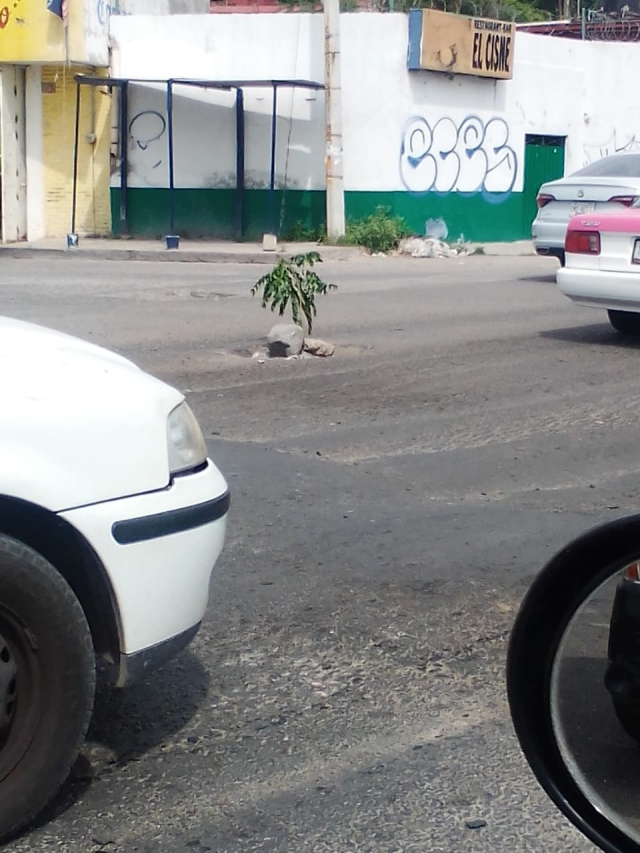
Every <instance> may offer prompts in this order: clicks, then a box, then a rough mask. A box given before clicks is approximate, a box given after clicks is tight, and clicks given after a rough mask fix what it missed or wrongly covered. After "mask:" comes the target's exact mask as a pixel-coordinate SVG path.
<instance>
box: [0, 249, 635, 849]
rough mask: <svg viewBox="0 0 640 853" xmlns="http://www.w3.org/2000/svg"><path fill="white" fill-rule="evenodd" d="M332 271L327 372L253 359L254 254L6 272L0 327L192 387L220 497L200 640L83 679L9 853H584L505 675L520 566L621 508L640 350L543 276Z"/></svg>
mask: <svg viewBox="0 0 640 853" xmlns="http://www.w3.org/2000/svg"><path fill="white" fill-rule="evenodd" d="M325 266H326V267H327V268H328V269H327V270H326V273H327V275H328V276H330V280H331V281H333V282H335V283H336V284H338V285H339V290H338V291H337V293H336V294H335V296H332V298H331V299H330V300H326V301H324V302H322V301H321V302H320V303H319V304H318V317H317V319H316V325H317V333H318V334H319V335H320V337H322V338H325V339H328V340H331V341H333V342H335V344H336V352H335V355H334V356H333V358H329V359H320V358H308V359H290V360H283V359H266V360H264V363H260V361H259V360H258V359H252V358H251V354H252V353H253V352H255V351H256V349H257V348H258V347H259V346H260V345H264V344H265V343H266V341H265V334H264V332H265V312H264V310H262V309H261V307H260V304H259V303H258V302H256V301H255V300H252V299H251V297H250V295H249V292H248V291H249V287H250V286H251V284H252V283H253V281H254V279H255V275H254V273H253V270H252V268H251V267H246V266H245V267H243V266H239V265H238V266H236V265H217V266H216V267H215V269H214V268H212V266H211V265H206V264H205V265H202V266H199V265H197V264H193V265H191V264H185V265H180V269H179V272H176V271H175V270H177V267H176V266H175V265H173V264H152V263H142V262H141V263H138V264H129V265H127V264H126V263H121V264H119V263H118V262H115V261H110V262H105V263H99V262H93V263H91V262H86V261H83V260H81V259H78V260H76V261H75V262H74V263H69V264H48V263H46V262H38V261H27V260H20V261H12V260H10V259H8V258H3V261H2V277H1V279H0V313H3V314H8V315H10V316H15V317H20V318H23V319H26V320H31V321H35V322H40V323H44V324H47V325H51V326H53V327H55V328H59V329H61V330H62V331H66V332H70V333H72V334H78V335H80V336H82V337H84V338H87V339H89V340H91V341H93V342H95V343H98V344H104V345H107V346H110V347H112V348H115V349H116V350H118V351H119V352H121V353H123V354H125V355H127V356H129V357H131V358H133V359H134V360H135V361H136V362H138V363H139V364H140V365H141V366H143V367H145V368H146V369H148V370H150V371H151V372H153V373H155V374H156V375H158V376H160V377H161V378H163V379H165V380H167V381H169V382H171V383H172V384H175V385H177V386H178V387H180V388H182V389H184V390H185V391H186V392H187V396H188V399H189V402H190V404H191V405H192V407H193V409H194V411H195V412H196V414H197V416H198V417H199V419H200V422H201V424H202V426H203V429H204V431H205V434H206V435H207V437H208V439H209V441H210V450H211V453H212V455H213V456H214V458H215V459H216V461H217V462H218V464H219V465H220V466H221V468H222V470H223V471H224V472H225V474H226V476H227V478H228V480H229V482H230V485H231V489H232V494H233V504H232V511H231V514H230V517H229V527H228V543H227V548H226V550H225V552H224V554H223V557H222V559H221V560H220V563H219V565H218V567H217V569H216V575H215V578H214V580H213V583H212V586H211V593H212V597H211V603H210V607H209V611H208V615H207V618H206V620H205V623H204V625H203V628H202V630H201V632H200V634H199V635H198V637H197V639H196V641H195V643H194V644H193V646H192V648H191V649H190V650H189V651H187V652H186V653H185V654H183V655H181V656H180V657H179V658H177V659H176V660H175V661H174V662H172V663H171V664H169V665H167V666H166V667H165V668H164V669H163V670H162V671H160V672H158V673H156V674H155V675H154V676H153V677H150V678H149V679H148V680H147V681H146V682H145V683H143V684H141V685H139V686H137V687H135V688H131V689H130V690H128V691H125V692H122V693H113V694H111V693H109V692H107V691H106V690H102V691H101V693H100V695H99V696H98V701H97V704H96V713H95V719H94V721H93V724H92V728H91V731H90V734H89V738H88V741H87V745H86V748H85V750H84V752H83V760H84V762H85V763H86V764H87V766H88V767H90V768H91V770H90V772H82V773H79V774H77V775H76V776H75V777H74V778H73V779H72V780H71V781H70V782H69V783H68V784H67V785H66V786H65V788H64V791H63V792H62V795H61V797H60V798H59V799H58V801H57V803H56V804H55V807H54V808H53V809H52V810H51V811H50V813H49V814H48V821H47V822H42V823H40V824H39V825H38V826H37V827H35V828H33V829H32V830H31V831H30V832H29V833H26V834H25V835H23V836H22V837H21V838H19V839H17V840H15V841H13V842H12V843H11V844H9V845H8V846H7V847H6V850H7V851H8V853H36V851H38V853H39V851H43V850H56V851H60V853H71V851H73V853H90V851H95V850H96V849H99V844H103V846H104V849H105V850H109V851H112V853H133V851H136V853H193V851H199V853H202V851H207V850H210V851H216V853H252V851H256V852H257V851H260V853H263V852H264V851H266V852H267V853H298V851H300V852H301V853H302V851H312V853H338V851H339V853H343V851H348V850H359V851H367V853H392V851H402V853H459V851H469V853H496V851H509V853H550V852H551V853H556V851H557V853H560V851H565V850H571V851H573V853H587V851H593V847H592V846H591V845H590V844H589V843H588V842H587V841H586V840H585V839H583V838H582V837H581V836H580V835H579V834H578V832H577V831H575V830H574V829H573V828H572V827H571V826H570V825H569V823H568V822H567V821H566V820H565V819H564V818H562V817H561V816H560V815H559V814H558V813H557V812H556V810H555V808H554V807H553V806H552V805H551V803H550V802H549V801H548V800H547V799H546V797H545V795H544V794H543V793H542V791H541V790H540V789H539V787H538V785H537V783H536V782H535V781H534V779H533V777H532V775H531V773H530V772H529V770H528V769H527V767H526V765H525V762H524V759H523V758H522V756H521V754H520V751H519V749H518V746H517V744H516V740H515V737H514V735H513V732H512V728H511V724H510V720H509V716H508V711H507V706H506V699H505V691H504V658H505V650H506V644H507V639H508V635H509V630H510V627H511V624H512V622H513V618H514V615H515V613H516V610H517V607H518V605H519V602H520V601H521V599H522V596H523V594H524V592H525V590H526V589H527V587H528V584H529V583H530V582H531V579H532V578H533V576H534V574H535V573H536V572H537V571H538V569H539V568H540V567H541V565H542V564H543V563H544V562H545V561H546V560H547V559H548V558H549V557H550V556H551V555H552V554H553V553H554V552H555V551H556V550H557V549H559V548H560V547H562V546H563V545H564V544H565V543H566V542H567V541H568V539H569V538H571V537H573V536H574V535H576V534H577V533H579V532H581V531H583V530H585V529H586V528H588V527H591V526H593V525H595V524H597V523H599V522H601V521H603V520H607V519H610V518H613V517H615V516H617V515H624V514H628V513H630V512H634V511H636V510H637V506H638V502H639V501H638V498H639V488H640V486H639V483H640V479H639V478H638V472H639V470H640V461H639V459H638V453H637V450H636V447H637V434H638V427H637V422H638V411H639V410H640V389H639V386H638V382H637V373H638V370H637V365H638V357H639V353H638V348H637V346H636V345H635V344H633V343H632V342H631V343H630V342H629V341H628V340H623V339H621V338H620V337H619V336H617V335H616V334H615V333H614V332H613V331H612V330H611V329H610V327H609V326H608V324H607V322H606V315H605V314H604V312H598V311H592V310H588V309H579V308H576V307H575V306H573V305H572V304H571V303H569V302H568V301H567V300H566V299H564V298H563V297H562V296H561V295H560V294H559V293H558V291H557V289H556V287H555V284H554V273H555V264H554V262H553V261H549V260H545V259H539V258H535V257H513V258H494V257H487V256H484V257H483V256H473V257H468V258H465V259H462V260H460V259H446V260H442V261H439V260H416V259H407V260H404V259H385V258H364V259H361V260H354V261H347V262H327V263H326V264H325ZM96 452H99V448H97V449H96ZM592 487H593V488H592ZM607 507H614V509H607ZM176 571H180V566H176ZM478 822H481V823H482V824H483V825H482V826H480V825H479V823H478ZM469 824H472V825H474V826H478V829H477V830H475V831H472V830H470V829H469ZM485 824H486V825H485Z"/></svg>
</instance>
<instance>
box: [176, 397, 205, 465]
mask: <svg viewBox="0 0 640 853" xmlns="http://www.w3.org/2000/svg"><path fill="white" fill-rule="evenodd" d="M167 449H168V452H169V471H170V472H171V474H180V473H181V472H183V471H189V470H191V469H192V468H197V467H198V466H199V465H202V463H203V462H205V461H206V459H207V445H206V444H205V441H204V436H203V435H202V430H201V429H200V425H199V424H198V421H197V420H196V418H195V415H194V414H193V412H192V411H191V409H190V408H189V406H188V404H187V402H186V401H183V402H182V403H180V405H179V406H178V407H177V408H175V409H174V410H173V411H172V412H171V414H170V415H169V418H168V420H167Z"/></svg>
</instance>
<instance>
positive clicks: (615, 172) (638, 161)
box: [572, 154, 640, 178]
mask: <svg viewBox="0 0 640 853" xmlns="http://www.w3.org/2000/svg"><path fill="white" fill-rule="evenodd" d="M572 177H576V178H578V177H585V178H588V177H591V178H640V154H612V155H611V157H603V158H602V160H597V161H596V162H595V163H589V165H588V166H585V167H584V169H580V170H579V171H578V172H574V173H573V175H572Z"/></svg>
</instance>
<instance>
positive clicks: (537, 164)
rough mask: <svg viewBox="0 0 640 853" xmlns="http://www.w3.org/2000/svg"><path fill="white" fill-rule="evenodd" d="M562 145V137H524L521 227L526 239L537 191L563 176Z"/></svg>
mask: <svg viewBox="0 0 640 853" xmlns="http://www.w3.org/2000/svg"><path fill="white" fill-rule="evenodd" d="M564 144H565V137H564V136H529V135H527V136H526V137H525V148H524V186H523V188H522V208H523V217H524V218H523V223H522V226H523V230H524V233H525V234H526V235H527V237H529V236H530V235H531V223H532V222H533V220H534V219H535V218H536V213H537V210H538V208H537V205H536V196H537V195H538V190H539V189H540V187H541V185H542V184H544V183H546V181H555V180H556V179H557V178H562V177H563V175H564Z"/></svg>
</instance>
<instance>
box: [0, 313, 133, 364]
mask: <svg viewBox="0 0 640 853" xmlns="http://www.w3.org/2000/svg"><path fill="white" fill-rule="evenodd" d="M0 358H1V359H24V360H25V361H39V362H41V363H42V361H43V360H45V359H46V361H47V362H51V361H55V362H57V363H58V364H60V363H62V364H67V365H69V364H77V365H80V364H82V366H83V367H90V366H91V363H92V362H93V363H95V366H96V367H97V368H104V366H105V362H106V363H107V364H110V365H113V366H118V367H120V368H124V369H128V370H136V371H139V368H138V367H137V366H136V365H135V364H133V362H131V361H129V360H128V359H126V358H124V357H123V356H120V355H116V353H114V352H109V350H105V349H103V348H102V347H99V346H96V345H95V344H90V343H87V342H86V341H82V340H80V339H79V338H74V337H72V336H71V335H65V334H64V333H63V332H56V331H54V330H53V329H46V328H45V327H44V326H37V325H35V324H34V323H25V322H23V321H22V320H14V319H12V318H10V317H0Z"/></svg>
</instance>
